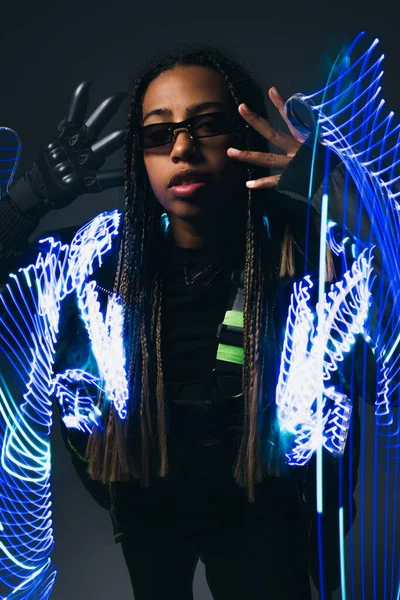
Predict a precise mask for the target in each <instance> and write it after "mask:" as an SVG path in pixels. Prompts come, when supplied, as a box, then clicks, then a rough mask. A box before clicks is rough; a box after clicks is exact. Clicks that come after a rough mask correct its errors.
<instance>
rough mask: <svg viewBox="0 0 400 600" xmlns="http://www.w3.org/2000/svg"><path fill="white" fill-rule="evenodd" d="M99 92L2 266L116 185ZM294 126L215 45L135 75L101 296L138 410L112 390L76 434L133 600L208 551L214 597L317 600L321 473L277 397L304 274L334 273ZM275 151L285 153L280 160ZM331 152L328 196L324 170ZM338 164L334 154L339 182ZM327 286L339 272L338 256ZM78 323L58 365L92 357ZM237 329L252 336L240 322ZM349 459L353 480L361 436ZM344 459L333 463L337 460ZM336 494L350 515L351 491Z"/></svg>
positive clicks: (77, 454)
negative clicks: (313, 589)
mask: <svg viewBox="0 0 400 600" xmlns="http://www.w3.org/2000/svg"><path fill="white" fill-rule="evenodd" d="M269 97H270V99H271V101H272V103H273V104H274V105H275V107H276V108H277V109H278V110H279V112H280V113H281V115H282V116H283V117H284V118H285V113H284V100H283V98H282V97H281V96H280V95H279V93H278V92H276V90H275V89H274V88H271V90H270V91H269ZM87 98H88V85H87V84H83V85H81V86H80V87H79V88H78V89H77V91H76V93H75V96H74V98H73V101H72V103H71V105H70V109H69V116H68V117H67V119H66V120H64V121H63V122H62V123H61V124H60V126H59V130H58V137H57V139H56V140H53V141H52V142H51V143H50V144H49V145H48V146H47V147H46V148H45V149H44V150H43V151H42V153H41V155H40V157H39V159H38V161H37V162H36V164H35V165H34V168H33V170H32V171H31V172H30V173H28V174H25V175H24V177H23V178H21V179H20V180H19V181H18V182H16V184H14V186H11V188H10V190H9V197H8V198H5V199H3V201H2V203H1V206H0V211H1V215H0V216H1V219H0V223H2V224H3V229H2V231H1V236H0V244H1V247H2V257H3V262H2V265H3V269H2V270H3V273H4V274H5V273H6V272H9V271H10V270H11V268H12V267H13V265H14V264H15V261H16V260H21V258H20V253H19V252H18V250H19V249H21V248H22V246H23V245H24V242H26V240H27V236H28V234H29V232H30V231H33V229H34V228H35V226H36V225H37V222H38V218H39V217H40V216H41V215H42V214H45V213H46V212H47V211H48V210H49V209H50V208H55V209H57V208H62V207H63V206H65V205H66V204H68V203H69V202H71V201H72V200H73V199H74V198H75V197H76V196H77V195H79V194H81V193H84V192H85V191H99V190H100V189H102V188H104V187H111V186H112V185H115V184H118V174H117V175H116V174H115V173H112V174H111V175H110V174H106V175H105V176H104V175H103V176H101V175H99V173H98V168H99V165H101V164H102V163H103V162H104V158H105V156H106V155H107V154H108V153H110V151H112V150H114V149H115V147H117V146H118V144H119V143H120V140H121V132H115V134H112V135H111V136H110V137H109V138H107V140H106V142H104V143H103V144H101V143H99V144H98V145H97V146H96V145H93V142H94V141H95V140H96V136H97V134H98V133H99V131H100V129H101V128H102V126H104V124H105V121H106V119H105V118H104V115H105V114H106V112H107V111H109V112H108V113H107V116H108V117H109V116H110V114H111V113H112V112H114V111H115V110H116V108H117V107H118V105H119V104H120V102H121V99H122V96H115V97H113V98H111V99H109V100H108V101H106V103H105V104H104V105H103V116H102V117H101V116H99V114H100V113H99V112H98V113H97V116H96V118H97V121H96V118H95V117H94V116H93V115H92V117H91V119H88V120H87V121H86V125H83V120H84V114H85V110H86V105H87ZM106 104H107V106H106ZM205 115H207V116H205ZM167 123H168V124H169V125H168V126H166V124H167ZM176 124H179V126H178V127H176ZM171 125H173V127H171ZM291 132H292V135H289V134H285V133H282V132H280V131H277V130H275V129H274V128H273V127H272V126H271V125H270V124H269V123H268V120H267V114H266V108H265V105H264V98H263V92H262V90H261V88H260V86H259V85H258V84H257V83H256V81H255V80H254V78H253V77H252V76H251V75H250V74H249V72H248V71H247V70H246V69H245V68H244V67H243V65H241V64H240V63H238V62H237V61H235V60H234V59H233V58H231V57H229V56H227V55H226V54H224V53H222V52H220V51H219V50H218V49H217V48H215V47H207V46H203V47H194V48H189V47H184V48H182V47H179V48H177V49H175V50H172V51H171V52H169V53H163V55H162V56H158V57H155V58H154V60H153V61H152V62H150V65H148V66H146V67H145V68H144V69H143V71H142V72H141V73H140V74H139V75H138V77H137V78H136V82H135V84H134V87H133V92H132V96H131V103H130V111H129V117H128V131H127V136H126V140H125V199H126V210H125V213H124V219H123V228H122V230H121V231H120V235H118V243H117V244H114V246H113V248H112V251H111V252H110V254H109V257H108V262H107V261H105V263H104V265H103V266H102V267H101V269H99V270H98V272H96V273H95V274H94V277H95V279H96V281H97V283H99V282H100V284H101V285H100V286H99V290H102V291H103V292H104V295H103V298H102V301H104V302H106V300H107V293H108V294H109V293H110V292H111V289H113V291H114V292H117V293H118V295H119V296H120V297H121V298H122V301H123V305H124V328H125V329H124V347H125V350H126V356H127V367H128V369H127V371H128V381H129V402H128V406H127V411H128V412H127V416H126V418H125V419H124V420H121V419H120V418H119V417H118V414H117V413H116V411H115V409H114V407H112V406H110V404H109V403H108V402H107V399H106V397H105V395H104V394H103V395H101V394H100V396H99V404H98V406H99V408H100V409H101V410H102V423H101V426H98V427H96V426H95V427H94V428H93V431H92V434H91V436H90V437H89V440H88V439H87V437H85V438H84V439H82V436H81V439H79V440H78V437H79V435H78V434H77V433H76V432H73V431H70V432H68V431H67V430H66V428H65V426H64V427H63V434H64V437H65V441H66V443H67V445H68V448H69V449H70V450H71V451H72V456H73V461H74V464H75V466H76V467H77V469H78V470H79V471H80V474H81V477H82V479H83V481H84V483H85V485H87V487H88V488H89V489H90V491H91V492H92V494H93V495H94V496H95V497H96V498H97V499H98V501H99V502H100V503H101V504H102V505H103V506H105V507H108V508H109V509H110V511H111V516H112V519H113V525H114V530H115V537H116V542H121V544H122V549H123V553H124V557H125V560H126V562H127V566H128V569H129V573H130V576H131V581H132V587H133V591H134V595H135V599H136V600H150V599H153V598H157V600H161V599H164V598H165V599H166V598H174V599H180V600H189V599H190V598H193V595H192V581H193V574H194V571H195V568H196V564H197V562H198V559H199V557H201V559H202V560H203V562H204V563H205V569H206V578H207V582H208V585H209V587H210V590H211V593H212V595H213V597H214V598H215V599H216V600H225V599H228V598H229V600H234V599H236V598H237V599H239V598H240V599H243V598H246V599H247V598H248V599H249V600H258V599H261V598H263V599H264V598H266V597H271V598H275V597H279V598H281V599H284V598H287V599H289V598H290V599H291V600H294V599H299V600H300V599H306V598H310V597H311V596H310V587H309V580H308V569H311V572H312V574H313V577H314V579H315V581H316V584H317V585H319V582H318V577H319V574H318V567H317V566H315V565H316V560H317V559H316V551H315V544H316V542H315V539H316V533H315V526H314V528H312V522H311V518H310V515H311V514H312V513H313V510H314V507H313V498H312V494H311V492H308V493H307V481H309V482H310V486H312V481H313V474H312V470H310V473H309V477H308V478H307V477H306V475H307V469H305V468H293V467H289V466H288V465H286V464H285V446H284V440H282V439H281V436H279V430H278V428H277V426H276V414H275V405H274V391H275V389H276V383H277V377H278V370H279V360H280V351H281V344H282V334H283V331H284V325H285V320H286V317H287V309H288V303H289V296H290V293H291V289H292V285H288V284H293V282H294V280H295V279H301V278H302V277H303V275H304V272H305V271H306V272H307V273H310V272H311V273H313V274H314V275H315V274H316V273H317V265H318V244H319V240H318V214H317V212H315V211H311V213H310V214H309V213H308V210H307V197H308V185H309V181H308V179H309V171H310V165H311V154H312V144H311V143H310V140H308V142H309V143H308V144H305V143H304V144H303V142H304V138H302V137H301V136H300V135H299V134H298V133H296V132H295V131H294V130H293V129H291ZM270 143H271V144H273V145H275V146H276V147H277V148H278V149H279V150H281V151H283V154H282V153H281V154H275V153H273V152H271V151H270V148H269V144H270ZM91 145H92V150H88V148H89V147H90V146H91ZM71 146H75V148H76V149H73V152H72V151H71ZM250 149H251V151H249V150H250ZM319 151H320V152H321V158H320V159H319V161H317V165H316V167H315V173H316V175H315V176H314V179H313V191H312V204H313V205H314V206H316V207H317V206H318V202H319V201H320V198H321V195H322V191H321V190H322V187H321V184H322V177H323V173H324V166H325V161H324V156H323V150H322V148H320V149H319ZM82 156H83V158H81V157H82ZM85 157H86V158H85ZM78 159H79V160H78ZM60 165H61V166H60ZM321 165H322V166H321ZM250 168H251V169H252V172H253V174H254V175H253V176H252V179H253V181H252V182H251V181H249V180H248V179H249V176H250V172H249V169H250ZM270 168H273V169H275V170H276V171H277V173H275V174H273V175H271V174H270V172H269V170H268V169H270ZM341 168H342V167H341V165H339V166H338V163H335V164H332V166H331V169H332V172H333V173H336V177H337V172H338V171H337V170H338V169H341ZM104 181H106V182H107V183H106V184H104ZM285 192H286V194H285ZM294 197H297V199H294ZM298 198H302V199H303V200H304V202H301V200H299V199H298ZM337 202H339V203H340V198H339V199H337ZM165 215H166V216H165ZM308 225H309V227H308ZM307 229H308V231H309V236H308V237H307V235H306V231H307ZM75 231H76V228H75V229H74V231H72V230H71V229H70V230H68V231H66V232H64V233H65V235H63V232H61V238H62V239H66V240H67V241H68V240H69V239H71V232H72V235H73V233H74V232H75ZM6 247H7V250H6ZM10 248H11V249H12V250H10ZM306 248H307V260H305V259H306V255H305V249H306ZM235 274H236V275H235ZM241 275H242V276H243V301H244V302H243V341H241V340H240V339H239V341H237V340H238V338H236V341H235V342H231V341H230V342H229V341H228V342H227V343H225V344H221V339H222V337H221V334H222V333H224V331H225V333H226V330H227V329H229V327H223V326H221V327H219V326H220V325H221V324H222V322H223V321H224V315H225V313H226V311H227V309H229V307H232V298H231V294H232V289H233V288H232V284H233V283H234V286H235V285H236V287H234V286H233V287H234V289H235V290H236V291H237V289H238V286H239V287H240V276H241ZM235 276H238V278H239V279H238V281H239V283H238V281H236V283H235V282H234V279H235ZM327 279H328V280H332V279H333V260H332V255H331V254H330V253H329V250H328V260H327ZM4 280H5V277H4V276H3V281H4ZM237 312H240V310H239V311H237ZM76 315H77V311H76V305H75V304H74V302H73V301H72V300H71V302H70V305H68V306H67V308H66V309H65V310H64V313H63V320H62V325H61V326H60V336H59V341H61V340H63V343H60V346H59V350H58V352H57V355H56V364H55V368H54V372H57V369H61V365H63V366H64V367H65V364H66V362H68V361H71V357H74V358H73V360H75V358H76V356H77V353H79V354H81V350H82V351H84V350H87V352H88V353H89V354H90V345H89V344H88V342H87V339H86V340H84V338H82V337H79V335H76V331H77V329H74V327H72V326H71V323H72V324H75V323H77V322H78V320H79V319H78V318H77V316H76ZM225 316H226V315H225ZM233 329H235V327H234V328H233ZM217 330H218V335H219V337H217V336H216V333H217ZM71 332H73V333H71ZM236 333H239V338H240V326H239V327H237V328H236ZM227 345H228V346H237V347H240V346H241V345H243V356H242V359H241V360H238V359H237V358H236V359H233V360H232V358H230V359H229V358H227V355H224V354H223V353H221V348H225V347H226V346H227ZM217 351H218V352H219V354H217ZM83 354H85V352H83ZM89 354H87V355H85V357H86V358H85V357H84V358H81V359H80V360H81V364H83V363H84V362H86V359H87V357H88V356H89ZM216 355H217V363H216ZM241 363H243V364H241ZM216 365H217V367H216ZM215 367H216V368H215ZM353 419H354V422H355V425H356V429H355V430H356V431H357V417H356V414H355V415H353ZM74 435H75V436H76V439H75V438H74ZM354 448H355V449H354ZM351 452H352V453H353V454H352V459H353V463H352V466H353V469H354V473H356V469H357V462H358V453H357V447H356V445H355V446H354V447H353V445H352V449H351ZM346 454H347V455H348V454H349V448H348V447H347V448H346ZM329 461H330V459H328V463H329V464H328V467H327V468H331V469H333V471H332V473H335V474H336V472H337V468H338V465H337V460H332V461H330V462H329ZM348 462H349V461H348ZM350 463H351V461H350V462H349V464H350ZM326 479H327V480H328V482H329V481H330V482H332V481H333V482H335V478H334V477H333V476H332V477H331V478H329V477H327V478H326ZM355 481H356V478H355V477H354V474H353V477H352V478H351V479H350V482H348V479H347V478H346V477H344V484H343V485H344V489H345V490H346V489H347V488H346V485H350V488H351V490H353V489H354V486H355ZM327 485H328V484H327ZM333 489H334V488H333ZM106 491H107V492H108V491H110V493H111V496H110V498H108V497H107V498H106V495H105V492H106ZM328 491H329V490H328ZM344 493H345V492H344ZM350 496H351V492H350ZM328 497H330V498H331V499H332V507H333V508H332V510H334V509H335V507H336V502H335V501H336V496H335V495H334V494H330V496H328ZM328 508H329V507H327V509H326V511H327V514H328V516H327V523H328V525H327V526H329V510H328ZM353 518H354V515H353ZM347 528H348V524H347ZM335 529H336V528H335ZM327 535H328V534H327ZM310 540H311V542H310ZM313 540H314V541H313ZM310 544H311V545H310ZM335 544H337V540H336V539H333V538H332V537H329V538H327V543H326V552H327V553H329V552H330V550H333V558H332V560H331V558H330V555H329V554H327V557H329V558H326V564H325V567H326V569H325V570H326V573H327V574H328V583H327V586H328V588H329V587H330V589H334V588H335V587H336V586H337V585H338V579H337V569H336V566H335V565H334V564H333V562H332V561H333V560H334V559H337V555H338V553H337V552H336V549H335ZM309 547H310V548H311V547H312V548H311V551H310V550H309ZM307 552H310V556H313V557H314V559H313V561H314V562H313V565H314V566H312V565H311V563H310V564H308V562H309V560H312V559H309V558H308V557H307ZM329 569H331V572H329Z"/></svg>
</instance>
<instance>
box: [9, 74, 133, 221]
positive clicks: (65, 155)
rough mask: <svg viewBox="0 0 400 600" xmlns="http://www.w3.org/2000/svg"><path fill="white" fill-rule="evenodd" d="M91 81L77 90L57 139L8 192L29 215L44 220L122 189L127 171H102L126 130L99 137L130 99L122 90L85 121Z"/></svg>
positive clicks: (43, 151)
mask: <svg viewBox="0 0 400 600" xmlns="http://www.w3.org/2000/svg"><path fill="white" fill-rule="evenodd" d="M91 84H92V82H91V81H84V82H83V83H81V84H79V85H78V87H77V88H76V89H75V91H74V93H73V95H72V98H71V101H70V104H69V108H68V113H67V116H66V118H64V119H63V120H62V121H61V122H60V123H59V124H58V127H57V137H54V138H53V139H52V140H51V141H50V143H49V144H47V145H46V146H45V147H44V148H42V149H41V151H40V154H39V156H38V158H37V160H36V161H35V162H34V163H33V169H31V170H30V171H28V172H26V173H25V174H24V175H23V176H22V177H21V178H20V179H19V180H18V181H17V182H15V183H13V184H12V185H11V186H10V188H9V190H8V194H9V196H11V199H12V200H13V201H14V202H15V204H16V205H17V206H18V207H19V209H20V210H21V211H22V212H23V213H25V214H27V215H29V216H37V217H41V216H43V215H44V214H46V213H47V212H49V211H50V210H52V209H61V208H64V207H65V206H67V205H68V204H70V203H71V202H72V201H73V200H75V199H76V198H77V197H78V196H80V195H82V194H87V193H90V192H101V191H103V190H105V189H108V188H112V187H117V186H120V185H123V182H124V173H123V169H113V170H108V171H99V168H100V167H101V166H102V165H103V164H104V162H105V160H106V158H107V156H109V155H110V154H112V153H113V152H115V150H117V149H118V148H120V147H121V146H122V145H123V143H124V140H125V136H126V130H124V129H122V130H117V131H113V132H112V133H110V134H109V135H107V136H106V137H104V138H102V139H101V140H99V141H97V136H98V135H99V133H100V132H101V130H102V129H103V128H104V127H105V126H106V125H107V123H108V122H109V121H110V119H111V118H112V116H113V115H114V114H115V113H116V112H117V110H118V108H119V107H120V105H121V103H122V101H123V100H124V99H125V97H126V96H127V94H126V93H124V92H120V93H118V94H114V95H113V96H111V97H109V98H107V99H106V100H104V101H103V102H102V103H101V104H100V106H98V107H97V108H96V110H95V111H94V112H93V113H92V114H91V115H90V117H88V118H87V119H86V121H84V119H85V114H86V110H87V106H88V101H89V89H90V86H91Z"/></svg>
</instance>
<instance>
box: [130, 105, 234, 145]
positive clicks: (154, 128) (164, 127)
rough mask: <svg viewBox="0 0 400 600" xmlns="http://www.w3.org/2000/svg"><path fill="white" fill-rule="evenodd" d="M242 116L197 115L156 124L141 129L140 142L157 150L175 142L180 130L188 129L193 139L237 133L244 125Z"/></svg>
mask: <svg viewBox="0 0 400 600" xmlns="http://www.w3.org/2000/svg"><path fill="white" fill-rule="evenodd" d="M243 123H244V122H243V120H242V119H241V117H240V115H237V114H236V115H234V114H230V113H227V112H213V113H206V114H203V115H196V116H195V117H191V118H190V119H186V120H185V121H181V122H180V123H154V124H153V125H145V126H144V127H142V128H141V130H140V134H139V141H140V143H141V145H142V147H143V148H156V147H158V146H165V145H167V144H170V143H171V142H172V140H173V141H174V142H175V136H176V133H177V131H178V130H181V129H186V130H187V131H188V132H189V135H190V137H191V138H192V139H198V138H206V137H215V136H217V135H223V134H226V133H236V132H237V131H238V130H239V129H240V128H241V127H242V125H243Z"/></svg>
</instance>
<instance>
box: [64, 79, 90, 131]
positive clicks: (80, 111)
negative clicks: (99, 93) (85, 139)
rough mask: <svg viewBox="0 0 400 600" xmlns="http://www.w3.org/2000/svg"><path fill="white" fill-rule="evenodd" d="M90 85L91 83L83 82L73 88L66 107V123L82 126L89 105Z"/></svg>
mask: <svg viewBox="0 0 400 600" xmlns="http://www.w3.org/2000/svg"><path fill="white" fill-rule="evenodd" d="M92 83H93V82H92V81H83V82H82V83H80V84H79V85H78V87H76V88H75V90H74V92H73V94H72V97H71V100H70V103H69V106H68V111H67V118H66V120H67V122H69V123H77V124H78V125H82V123H83V119H84V118H85V115H86V111H87V107H88V103H89V90H90V88H91V85H92Z"/></svg>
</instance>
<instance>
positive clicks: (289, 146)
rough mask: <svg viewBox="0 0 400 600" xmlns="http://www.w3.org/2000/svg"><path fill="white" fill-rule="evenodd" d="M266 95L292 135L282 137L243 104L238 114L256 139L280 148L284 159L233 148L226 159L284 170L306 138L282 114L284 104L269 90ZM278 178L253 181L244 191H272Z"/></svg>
mask: <svg viewBox="0 0 400 600" xmlns="http://www.w3.org/2000/svg"><path fill="white" fill-rule="evenodd" d="M268 95H269V97H270V99H271V101H272V103H273V104H274V106H275V107H276V108H277V109H278V111H279V113H280V115H281V116H282V118H283V119H284V121H285V122H286V123H287V125H288V127H289V130H290V132H291V134H292V135H288V134H287V133H283V131H279V130H278V129H275V127H272V125H271V124H270V123H269V122H268V121H267V120H266V119H264V118H263V117H260V115H258V114H257V113H255V112H253V111H252V110H250V109H249V107H248V106H247V105H246V104H239V107H238V109H239V114H240V115H241V117H243V119H244V120H245V121H246V122H247V123H248V124H249V125H251V127H253V128H254V129H255V130H256V131H258V133H259V134H260V135H262V136H263V137H264V138H265V139H266V140H268V141H269V142H271V143H272V144H273V145H274V146H277V147H278V148H281V149H282V150H284V151H285V152H286V156H285V155H283V154H272V153H268V152H255V151H252V150H238V149H237V148H228V150H227V153H228V156H230V157H231V158H234V159H236V160H240V161H241V162H245V163H250V164H252V165H257V166H260V167H273V168H274V169H281V170H282V171H283V170H284V169H286V167H287V166H288V165H289V163H290V161H291V160H292V158H293V156H294V155H295V154H296V152H297V151H298V150H299V148H300V147H301V145H302V144H303V142H304V141H305V139H306V138H304V137H303V136H302V135H301V134H300V133H299V132H298V131H296V129H294V127H293V126H292V124H291V123H290V121H289V119H288V118H287V116H286V111H285V100H284V98H283V97H282V96H281V95H280V94H279V92H278V91H277V90H276V88H274V87H272V88H271V89H270V90H269V92H268ZM280 178H281V175H271V176H270V177H260V178H259V179H255V180H254V181H247V182H246V185H247V187H249V188H251V189H255V190H256V189H262V188H271V187H276V186H277V185H278V183H279V180H280Z"/></svg>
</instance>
